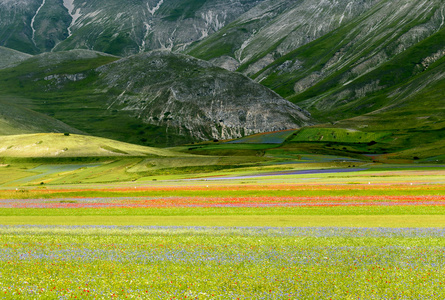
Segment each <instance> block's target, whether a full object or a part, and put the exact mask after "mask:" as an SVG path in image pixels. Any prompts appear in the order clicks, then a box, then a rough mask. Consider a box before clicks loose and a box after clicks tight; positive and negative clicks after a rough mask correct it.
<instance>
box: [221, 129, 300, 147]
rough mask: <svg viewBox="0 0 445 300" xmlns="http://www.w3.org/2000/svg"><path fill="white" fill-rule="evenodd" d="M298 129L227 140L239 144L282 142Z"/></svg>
mask: <svg viewBox="0 0 445 300" xmlns="http://www.w3.org/2000/svg"><path fill="white" fill-rule="evenodd" d="M296 131H297V130H295V129H291V130H282V131H277V132H266V133H260V134H254V135H250V136H248V137H245V138H241V139H237V140H234V141H230V142H227V143H229V144H238V143H241V144H242V143H246V144H281V143H283V142H284V141H285V140H286V139H287V138H289V137H290V136H291V135H292V134H293V133H294V132H296Z"/></svg>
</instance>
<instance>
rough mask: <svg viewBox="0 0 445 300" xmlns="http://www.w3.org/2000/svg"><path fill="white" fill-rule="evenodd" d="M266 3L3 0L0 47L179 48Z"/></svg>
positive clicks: (132, 51) (127, 52) (114, 50)
mask: <svg viewBox="0 0 445 300" xmlns="http://www.w3.org/2000/svg"><path fill="white" fill-rule="evenodd" d="M262 1H264V0H229V1H227V0H204V1H203V0H139V1H119V0H107V1H103V0H89V1H80V0H63V1H62V0H27V1H25V0H19V1H11V0H1V1H0V45H3V46H7V47H9V48H13V49H17V50H20V51H23V52H26V53H31V54H35V53H42V52H48V51H55V50H68V49H78V48H83V49H92V50H97V51H102V52H107V53H111V54H117V55H131V54H135V53H139V52H143V51H149V50H153V49H170V50H172V49H183V48H184V47H186V46H187V45H189V44H191V43H193V42H195V41H199V40H202V39H204V38H206V37H207V36H209V35H211V34H212V33H214V32H216V31H218V30H219V29H221V28H222V27H224V26H225V25H227V24H228V23H230V22H232V21H233V20H235V19H236V18H237V17H239V16H240V15H241V14H243V13H244V12H246V11H248V10H249V9H251V8H252V7H254V6H255V5H257V4H258V3H260V2H262Z"/></svg>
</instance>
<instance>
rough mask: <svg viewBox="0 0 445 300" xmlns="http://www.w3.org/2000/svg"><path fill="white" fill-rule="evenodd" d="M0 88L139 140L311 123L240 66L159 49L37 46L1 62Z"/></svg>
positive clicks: (93, 130) (228, 134)
mask: <svg viewBox="0 0 445 300" xmlns="http://www.w3.org/2000/svg"><path fill="white" fill-rule="evenodd" d="M31 70H32V71H31ZM0 89H1V90H2V93H4V94H7V95H10V96H9V97H10V98H11V99H17V100H16V101H15V102H13V103H14V104H15V105H17V106H21V107H24V108H27V109H32V110H34V111H37V112H40V113H44V114H47V115H48V116H50V117H52V118H55V119H57V120H60V121H62V122H64V123H66V124H69V125H70V126H72V127H74V128H76V129H77V130H80V131H83V132H86V133H89V134H93V135H98V136H104V137H109V138H114V139H118V140H122V141H127V142H132V143H139V144H146V145H172V144H178V143H185V142H190V141H202V140H209V139H230V138H236V137H241V136H244V135H248V134H252V133H258V132H265V131H274V130H283V129H289V128H298V127H300V126H304V125H307V124H311V123H312V120H311V118H310V116H309V114H308V113H307V112H305V111H304V110H302V109H300V108H299V107H298V106H296V105H294V104H292V103H290V102H288V101H286V100H284V99H283V98H281V97H280V96H278V95H277V94H276V93H274V92H272V91H271V90H269V89H267V88H265V87H263V86H262V85H260V84H258V83H256V82H254V81H253V80H251V79H249V78H247V77H245V76H243V75H241V74H237V73H232V72H229V71H227V70H225V69H222V68H219V67H215V66H214V65H213V64H211V63H209V62H206V61H202V60H198V59H196V58H193V57H190V56H186V55H181V54H174V53H171V52H169V51H162V50H159V51H153V52H147V53H143V54H137V55H133V56H130V57H126V58H118V57H115V56H111V55H108V54H104V53H99V52H94V51H90V50H71V51H67V52H53V53H44V54H40V55H37V56H34V57H32V58H30V59H28V60H26V61H24V62H22V63H21V64H20V65H18V66H16V67H13V68H8V69H5V70H3V71H2V70H0ZM19 96H20V97H21V98H18V97H19Z"/></svg>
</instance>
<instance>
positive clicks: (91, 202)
mask: <svg viewBox="0 0 445 300" xmlns="http://www.w3.org/2000/svg"><path fill="white" fill-rule="evenodd" d="M408 205H434V206H443V205H445V195H423V196H406V195H405V196H380V195H379V196H324V197H289V196H288V197H284V196H281V197H280V196H269V197H265V196H263V197H175V196H172V197H95V198H63V199H59V198H53V199H51V198H50V199H0V208H119V207H120V208H153V207H160V208H162V207H292V206H297V207H311V206H320V207H323V206H408Z"/></svg>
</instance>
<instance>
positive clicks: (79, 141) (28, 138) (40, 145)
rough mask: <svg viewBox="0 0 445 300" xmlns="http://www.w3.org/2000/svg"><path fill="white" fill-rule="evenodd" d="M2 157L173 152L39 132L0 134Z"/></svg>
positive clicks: (175, 154)
mask: <svg viewBox="0 0 445 300" xmlns="http://www.w3.org/2000/svg"><path fill="white" fill-rule="evenodd" d="M0 145H2V146H1V147H0V155H1V156H3V157H91V156H108V157H110V156H177V155H178V154H177V153H174V152H172V151H169V150H164V149H159V148H152V147H144V146H139V145H132V144H128V143H123V142H118V141H114V140H109V139H105V138H99V137H92V136H85V135H73V134H71V135H69V136H66V135H65V134H63V133H58V134H56V133H53V134H48V133H46V134H45V133H40V134H27V135H8V136H0Z"/></svg>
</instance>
